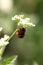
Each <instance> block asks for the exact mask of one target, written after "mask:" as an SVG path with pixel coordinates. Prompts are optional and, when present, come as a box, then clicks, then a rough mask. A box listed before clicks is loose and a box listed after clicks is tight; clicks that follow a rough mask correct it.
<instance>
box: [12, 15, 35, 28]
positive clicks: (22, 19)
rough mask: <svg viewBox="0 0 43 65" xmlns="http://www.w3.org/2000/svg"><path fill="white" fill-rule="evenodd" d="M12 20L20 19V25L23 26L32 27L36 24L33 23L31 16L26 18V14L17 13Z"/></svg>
mask: <svg viewBox="0 0 43 65" xmlns="http://www.w3.org/2000/svg"><path fill="white" fill-rule="evenodd" d="M12 20H19V21H18V24H17V25H18V26H20V27H21V26H22V27H24V28H25V27H32V26H35V24H33V23H32V22H31V20H30V18H25V17H24V15H15V16H14V17H12Z"/></svg>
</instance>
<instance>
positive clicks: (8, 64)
mask: <svg viewBox="0 0 43 65" xmlns="http://www.w3.org/2000/svg"><path fill="white" fill-rule="evenodd" d="M16 59H17V56H12V57H10V58H8V59H5V60H4V61H3V62H2V65H14V63H15V60H16Z"/></svg>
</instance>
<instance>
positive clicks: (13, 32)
mask: <svg viewBox="0 0 43 65" xmlns="http://www.w3.org/2000/svg"><path fill="white" fill-rule="evenodd" d="M17 30H18V29H16V30H15V31H14V32H13V33H12V34H11V36H10V38H9V39H8V41H9V40H10V39H11V38H12V37H13V36H14V35H15V33H16V32H17Z"/></svg>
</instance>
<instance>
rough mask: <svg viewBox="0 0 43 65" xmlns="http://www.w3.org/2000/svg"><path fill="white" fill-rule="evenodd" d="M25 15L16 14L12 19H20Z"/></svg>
mask: <svg viewBox="0 0 43 65" xmlns="http://www.w3.org/2000/svg"><path fill="white" fill-rule="evenodd" d="M23 17H24V15H15V16H14V17H12V20H20V19H22V18H23Z"/></svg>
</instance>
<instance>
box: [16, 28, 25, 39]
mask: <svg viewBox="0 0 43 65" xmlns="http://www.w3.org/2000/svg"><path fill="white" fill-rule="evenodd" d="M25 31H26V30H25V28H19V29H18V30H17V32H16V36H17V37H18V38H23V37H24V35H25Z"/></svg>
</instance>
